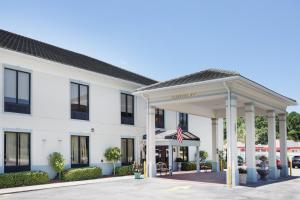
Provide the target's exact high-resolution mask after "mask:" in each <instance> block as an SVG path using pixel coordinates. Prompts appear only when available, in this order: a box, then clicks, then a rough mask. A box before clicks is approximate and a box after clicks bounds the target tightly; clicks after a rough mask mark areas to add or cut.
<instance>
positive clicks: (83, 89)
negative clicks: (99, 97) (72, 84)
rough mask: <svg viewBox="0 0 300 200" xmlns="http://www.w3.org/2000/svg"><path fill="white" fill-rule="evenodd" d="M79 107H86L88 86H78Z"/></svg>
mask: <svg viewBox="0 0 300 200" xmlns="http://www.w3.org/2000/svg"><path fill="white" fill-rule="evenodd" d="M80 105H83V106H87V105H88V86H85V85H80Z"/></svg>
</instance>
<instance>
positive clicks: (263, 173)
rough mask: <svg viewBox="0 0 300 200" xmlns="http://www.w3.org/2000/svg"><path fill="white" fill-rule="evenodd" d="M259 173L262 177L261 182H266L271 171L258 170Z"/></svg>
mask: <svg viewBox="0 0 300 200" xmlns="http://www.w3.org/2000/svg"><path fill="white" fill-rule="evenodd" d="M257 173H258V174H259V176H260V180H263V181H266V180H267V177H268V175H269V173H270V171H269V170H264V169H257Z"/></svg>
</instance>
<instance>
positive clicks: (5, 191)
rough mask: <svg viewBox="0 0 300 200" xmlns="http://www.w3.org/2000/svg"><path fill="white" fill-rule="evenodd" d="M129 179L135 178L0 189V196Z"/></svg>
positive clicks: (100, 179) (127, 178) (102, 179)
mask: <svg viewBox="0 0 300 200" xmlns="http://www.w3.org/2000/svg"><path fill="white" fill-rule="evenodd" d="M129 179H133V176H122V177H111V178H99V179H93V180H85V181H72V182H63V183H49V184H44V185H32V186H22V187H14V188H4V189H0V195H3V194H12V193H20V192H29V191H37V190H46V189H52V188H60V187H70V186H77V185H87V184H94V183H104V182H112V181H120V180H129Z"/></svg>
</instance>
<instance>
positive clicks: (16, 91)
mask: <svg viewBox="0 0 300 200" xmlns="http://www.w3.org/2000/svg"><path fill="white" fill-rule="evenodd" d="M4 111H5V112H15V113H24V114H30V73H28V72H23V71H19V70H14V69H8V68H5V69H4Z"/></svg>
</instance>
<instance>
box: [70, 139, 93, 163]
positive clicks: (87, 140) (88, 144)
mask: <svg viewBox="0 0 300 200" xmlns="http://www.w3.org/2000/svg"><path fill="white" fill-rule="evenodd" d="M72 137H77V142H78V150H77V151H78V163H77V164H72ZM81 137H84V138H86V146H87V157H88V162H87V164H84V163H80V161H81V154H80V138H81ZM89 165H90V138H89V136H83V135H71V168H81V167H88V166H89Z"/></svg>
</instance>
